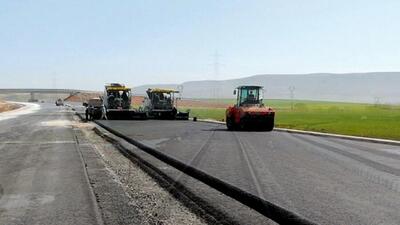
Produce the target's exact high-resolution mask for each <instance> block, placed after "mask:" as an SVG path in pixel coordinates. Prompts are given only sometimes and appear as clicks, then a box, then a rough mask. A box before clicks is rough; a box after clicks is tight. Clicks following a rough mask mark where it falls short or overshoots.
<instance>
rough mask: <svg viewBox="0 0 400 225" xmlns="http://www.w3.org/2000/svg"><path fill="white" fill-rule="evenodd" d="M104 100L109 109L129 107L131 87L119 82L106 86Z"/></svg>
mask: <svg viewBox="0 0 400 225" xmlns="http://www.w3.org/2000/svg"><path fill="white" fill-rule="evenodd" d="M105 94H106V99H105V100H106V102H107V105H108V108H110V109H129V108H130V104H131V103H130V101H131V89H130V88H127V87H125V86H124V85H121V84H115V83H113V84H110V85H107V86H106V93H105Z"/></svg>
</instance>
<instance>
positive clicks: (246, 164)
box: [231, 132, 265, 199]
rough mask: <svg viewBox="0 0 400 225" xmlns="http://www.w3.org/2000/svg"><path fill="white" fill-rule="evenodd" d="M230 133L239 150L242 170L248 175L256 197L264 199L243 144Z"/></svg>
mask: <svg viewBox="0 0 400 225" xmlns="http://www.w3.org/2000/svg"><path fill="white" fill-rule="evenodd" d="M231 133H233V136H234V137H235V140H236V143H237V145H238V146H239V148H238V150H239V154H240V158H241V161H242V165H243V166H244V168H246V170H247V173H248V174H249V175H250V178H251V181H252V183H253V186H254V187H255V189H256V192H257V195H258V197H260V198H262V199H265V194H264V191H263V189H262V187H261V184H260V182H259V180H258V179H257V175H256V171H255V169H254V166H253V163H252V162H251V160H250V157H249V155H248V153H247V151H246V148H245V146H244V145H243V142H242V141H241V140H240V138H239V137H238V135H237V134H236V132H231Z"/></svg>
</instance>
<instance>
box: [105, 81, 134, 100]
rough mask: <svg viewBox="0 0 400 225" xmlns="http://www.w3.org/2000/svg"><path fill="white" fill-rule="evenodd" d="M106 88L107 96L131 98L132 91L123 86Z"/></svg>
mask: <svg viewBox="0 0 400 225" xmlns="http://www.w3.org/2000/svg"><path fill="white" fill-rule="evenodd" d="M105 88H106V92H107V96H110V95H113V97H115V98H129V97H130V96H131V89H130V88H128V87H125V85H123V84H117V83H113V84H107V85H106V87H105Z"/></svg>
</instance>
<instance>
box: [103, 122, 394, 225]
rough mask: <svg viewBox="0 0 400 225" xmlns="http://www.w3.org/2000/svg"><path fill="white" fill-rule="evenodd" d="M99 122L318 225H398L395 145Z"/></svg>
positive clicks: (206, 126) (212, 127)
mask: <svg viewBox="0 0 400 225" xmlns="http://www.w3.org/2000/svg"><path fill="white" fill-rule="evenodd" d="M99 122H100V123H102V124H103V125H105V126H107V127H110V128H112V129H114V130H116V131H118V132H120V133H122V134H124V135H125V136H127V137H130V138H132V139H134V140H137V141H140V142H141V143H143V144H145V145H147V146H150V147H153V148H155V149H157V150H159V151H161V152H163V153H165V154H167V155H169V156H172V157H174V158H176V159H178V160H180V161H182V162H184V163H186V164H190V165H192V166H194V167H196V168H198V169H200V170H202V171H205V172H206V173H208V174H210V175H212V176H215V177H217V178H219V179H222V180H224V181H226V182H228V183H230V184H233V185H235V186H237V187H239V188H241V189H243V190H245V191H248V192H251V193H253V194H255V195H257V196H259V197H261V198H264V199H265V200H268V201H270V202H273V203H275V204H277V205H279V206H282V207H284V208H286V209H289V210H291V211H293V212H295V213H297V214H299V215H301V216H303V217H305V218H308V219H310V220H312V221H315V222H317V223H319V224H400V147H398V146H392V145H384V144H375V143H369V142H361V141H352V140H343V139H338V138H329V137H317V136H311V135H303V134H290V133H285V132H276V131H273V132H240V131H236V132H230V131H227V130H226V128H225V126H224V125H219V124H212V123H206V122H192V121H164V120H157V121H155V120H147V121H99ZM204 191H206V190H204ZM198 194H199V195H202V194H206V193H198Z"/></svg>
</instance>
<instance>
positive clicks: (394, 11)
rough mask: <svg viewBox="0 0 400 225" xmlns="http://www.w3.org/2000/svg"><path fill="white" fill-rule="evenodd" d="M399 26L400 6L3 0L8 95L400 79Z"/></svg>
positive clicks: (342, 1) (0, 42) (2, 70)
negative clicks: (305, 76)
mask: <svg viewBox="0 0 400 225" xmlns="http://www.w3.org/2000/svg"><path fill="white" fill-rule="evenodd" d="M399 22H400V1H398V0H383V1H378V0H376V1H372V0H360V1H358V0H335V1H332V0H329V1H328V0H325V1H324V0H301V1H300V0H298V1H295V0H293V1H278V0H275V1H272V0H271V1H267V0H264V1H262V0H260V1H248V0H247V1H234V0H232V1H217V0H207V1H206V0H201V1H200V0H199V1H189V0H181V1H172V0H168V1H166V0H162V1H161V0H160V1H150V0H143V1H134V0H126V1H118V0H115V1H111V0H108V1H105V0H104V1H102V0H93V1H84V0H68V1H61V0H48V1H44V0H42V1H41V0H0V78H1V80H0V88H4V87H56V88H61V87H63V88H80V89H101V88H102V85H103V83H105V82H111V81H119V82H125V83H127V84H128V85H131V86H137V85H141V84H148V83H176V82H184V81H189V80H203V79H227V78H238V77H243V76H248V75H254V74H274V73H313V72H365V71H400V25H399ZM216 51H218V52H219V54H220V57H219V62H220V63H221V66H220V67H219V69H220V72H219V76H218V77H216V76H215V74H216V73H215V72H214V67H213V63H214V61H215V59H214V54H215V52H216Z"/></svg>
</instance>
